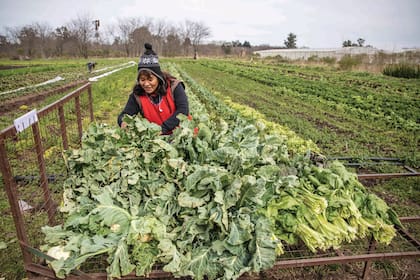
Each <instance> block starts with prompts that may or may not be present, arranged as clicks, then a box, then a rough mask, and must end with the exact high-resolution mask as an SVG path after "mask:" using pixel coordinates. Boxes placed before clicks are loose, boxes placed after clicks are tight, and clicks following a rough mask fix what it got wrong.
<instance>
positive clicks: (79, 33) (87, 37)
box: [69, 14, 95, 58]
mask: <svg viewBox="0 0 420 280" xmlns="http://www.w3.org/2000/svg"><path fill="white" fill-rule="evenodd" d="M93 22H94V20H93V19H92V17H91V16H90V15H88V14H85V15H79V16H78V17H77V19H74V20H72V21H71V22H70V24H69V31H70V33H71V35H72V36H73V37H74V38H75V40H76V42H77V48H78V50H79V54H80V55H81V56H83V57H84V58H88V48H89V42H90V41H91V40H92V39H93V38H94V36H95V25H94V24H93Z"/></svg>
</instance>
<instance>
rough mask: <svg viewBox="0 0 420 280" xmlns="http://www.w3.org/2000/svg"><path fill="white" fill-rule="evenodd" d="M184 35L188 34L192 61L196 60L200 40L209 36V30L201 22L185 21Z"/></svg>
mask: <svg viewBox="0 0 420 280" xmlns="http://www.w3.org/2000/svg"><path fill="white" fill-rule="evenodd" d="M185 31H186V32H185V33H186V34H189V38H190V40H191V42H192V45H193V48H194V59H197V58H198V46H199V45H200V43H201V40H202V39H204V38H207V37H209V36H210V35H211V32H210V28H209V27H207V26H206V25H204V23H202V22H194V21H189V20H186V21H185Z"/></svg>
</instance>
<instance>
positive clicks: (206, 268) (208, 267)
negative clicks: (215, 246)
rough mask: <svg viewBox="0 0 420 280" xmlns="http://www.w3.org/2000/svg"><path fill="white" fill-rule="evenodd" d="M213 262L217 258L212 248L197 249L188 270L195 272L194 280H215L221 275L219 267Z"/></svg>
mask: <svg viewBox="0 0 420 280" xmlns="http://www.w3.org/2000/svg"><path fill="white" fill-rule="evenodd" d="M213 260H215V256H214V252H213V251H212V250H211V247H207V246H206V247H199V248H195V249H194V250H193V252H192V256H191V260H190V261H189V263H188V266H187V267H186V268H187V269H188V270H189V271H192V272H193V275H194V279H197V280H201V279H215V278H216V277H217V275H218V274H219V266H218V264H217V263H216V262H214V261H213Z"/></svg>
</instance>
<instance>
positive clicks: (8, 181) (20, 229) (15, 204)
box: [0, 139, 32, 264]
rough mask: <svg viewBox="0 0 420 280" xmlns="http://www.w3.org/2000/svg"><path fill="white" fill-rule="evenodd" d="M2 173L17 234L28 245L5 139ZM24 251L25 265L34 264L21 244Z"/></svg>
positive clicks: (0, 162)
mask: <svg viewBox="0 0 420 280" xmlns="http://www.w3.org/2000/svg"><path fill="white" fill-rule="evenodd" d="M0 171H1V173H2V174H3V183H4V189H5V191H6V194H7V198H8V199H9V203H10V209H11V211H12V216H13V221H14V223H15V227H16V234H17V237H18V239H19V241H21V242H23V243H25V244H28V237H27V236H26V231H25V226H24V222H23V217H22V212H21V209H20V206H19V199H18V195H17V185H16V182H15V180H14V178H13V175H12V170H11V168H10V164H9V159H8V157H7V152H6V146H5V144H4V139H0ZM19 245H20V247H21V249H22V254H23V262H24V263H25V264H28V263H31V262H32V256H31V254H30V253H29V252H28V251H26V250H25V249H24V247H23V246H22V245H21V244H19Z"/></svg>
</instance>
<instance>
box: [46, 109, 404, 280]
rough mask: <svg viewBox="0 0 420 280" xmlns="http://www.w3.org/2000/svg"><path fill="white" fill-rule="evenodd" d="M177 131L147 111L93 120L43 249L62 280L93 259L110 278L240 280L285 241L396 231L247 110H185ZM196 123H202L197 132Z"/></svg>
mask: <svg viewBox="0 0 420 280" xmlns="http://www.w3.org/2000/svg"><path fill="white" fill-rule="evenodd" d="M181 119H182V121H181V123H180V127H179V128H177V129H176V130H175V131H174V134H172V135H171V136H161V135H160V127H159V126H156V125H154V124H151V123H149V122H148V121H146V120H144V119H142V118H139V117H126V122H127V123H128V128H127V129H125V130H122V129H120V128H116V127H110V126H107V125H104V124H92V125H91V126H90V127H89V129H88V130H87V131H86V133H85V134H84V137H83V140H82V146H81V148H80V149H77V150H71V151H69V152H68V154H67V155H66V163H67V167H68V172H69V174H68V178H67V180H66V181H65V183H64V194H63V202H62V205H61V208H60V209H61V211H62V212H64V213H65V215H66V219H65V222H64V223H63V224H62V225H58V226H53V227H50V226H45V227H43V232H44V233H45V236H46V237H45V240H46V243H45V244H44V245H43V246H42V248H41V249H42V250H44V251H45V252H47V251H48V252H49V253H50V254H54V255H52V256H53V257H55V258H56V260H54V261H51V262H50V266H51V267H52V268H53V269H54V271H55V273H56V275H57V277H59V278H64V277H65V276H66V275H68V274H69V273H70V272H71V271H72V270H73V269H75V268H78V267H79V266H80V265H81V264H83V263H84V262H86V261H87V260H89V259H90V258H92V257H94V256H99V255H104V256H106V258H107V263H108V266H107V268H106V271H107V274H108V275H109V277H111V278H113V277H116V278H118V277H121V276H123V275H127V274H129V273H132V272H134V273H135V274H136V275H138V276H144V275H147V274H148V273H149V272H151V270H152V267H153V265H156V264H161V265H163V270H164V271H167V272H171V273H172V274H173V275H174V276H191V277H192V278H193V279H237V278H238V277H239V276H240V275H242V274H243V273H245V272H258V271H262V270H265V269H268V268H270V267H272V266H273V265H274V263H275V260H276V257H277V256H278V255H280V254H282V253H283V245H284V244H305V245H306V246H307V247H308V248H309V249H311V250H313V251H316V250H318V249H323V250H324V249H328V248H336V247H338V246H340V245H341V244H343V243H344V242H351V241H352V240H354V239H356V238H363V237H365V236H368V235H371V234H372V235H373V237H374V238H375V239H376V240H377V241H379V242H384V243H389V242H390V241H391V240H392V238H393V237H394V236H395V229H394V227H393V224H399V222H398V219H397V217H396V215H395V213H394V212H393V211H392V210H391V209H390V208H389V207H388V206H387V205H386V204H385V203H384V202H383V201H382V200H380V199H379V198H378V197H376V196H375V195H373V194H369V193H368V192H367V191H366V190H365V189H364V188H363V186H362V185H361V184H360V183H359V182H358V181H357V179H356V177H355V175H354V174H352V173H349V172H348V171H346V170H345V168H344V167H343V166H342V165H341V164H340V163H337V162H335V163H332V165H331V166H329V167H326V166H324V167H321V166H317V165H315V164H314V163H312V162H311V160H310V157H309V156H296V157H294V158H289V155H288V151H287V146H286V145H285V140H284V138H283V137H281V136H279V135H272V134H270V133H268V132H267V131H265V127H264V126H263V125H262V124H261V123H259V122H255V123H250V122H249V121H245V120H243V119H241V118H236V119H231V120H230V121H229V123H228V122H226V121H225V120H224V119H221V118H218V119H212V120H210V119H209V117H208V115H206V114H205V113H202V114H200V117H199V118H197V119H193V120H187V119H186V118H182V117H181ZM196 128H198V133H197V130H196Z"/></svg>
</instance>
